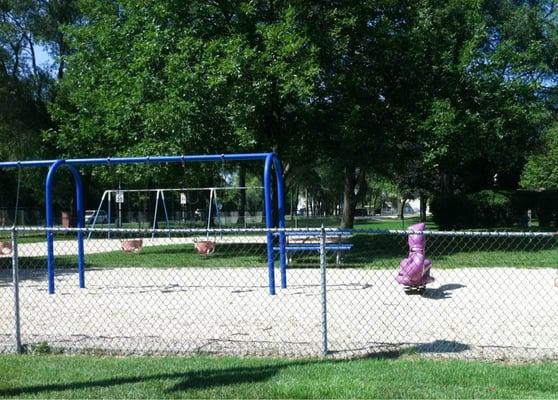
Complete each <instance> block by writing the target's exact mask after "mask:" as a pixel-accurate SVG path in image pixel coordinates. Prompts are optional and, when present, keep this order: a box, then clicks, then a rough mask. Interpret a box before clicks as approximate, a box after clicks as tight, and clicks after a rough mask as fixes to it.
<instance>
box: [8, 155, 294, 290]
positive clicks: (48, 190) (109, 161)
mask: <svg viewBox="0 0 558 400" xmlns="http://www.w3.org/2000/svg"><path fill="white" fill-rule="evenodd" d="M226 161H264V176H263V178H264V179H263V180H264V210H265V225H266V241H267V265H268V276H269V293H270V294H271V295H275V293H276V292H275V268H274V267H275V266H274V259H273V252H274V246H273V238H274V236H278V237H279V263H280V271H281V287H282V288H286V287H287V271H286V267H287V262H286V260H287V257H286V239H285V232H284V228H285V189H284V187H285V186H284V180H283V172H282V168H281V161H280V160H279V157H278V156H277V154H275V153H245V154H217V155H191V156H153V157H115V158H110V157H108V158H79V159H68V160H61V159H60V160H35V161H9V162H0V168H36V167H43V168H44V167H46V168H48V174H47V177H46V185H45V200H46V227H47V267H48V292H49V294H53V293H54V291H55V287H54V269H55V263H54V232H53V230H52V229H50V230H49V229H48V228H53V227H54V211H53V203H54V177H55V175H56V171H57V170H58V169H59V168H60V167H66V168H68V169H69V170H70V172H71V173H72V176H73V177H74V182H75V190H76V214H77V228H78V231H77V241H78V275H79V287H80V288H85V252H84V245H83V240H84V228H85V217H84V212H85V208H84V195H83V185H82V181H81V176H80V174H79V171H78V169H77V167H78V166H80V165H107V166H110V165H118V164H164V163H168V164H170V163H194V162H226ZM272 171H274V172H275V178H276V187H275V196H274V197H273V196H272V193H273V192H274V190H273V187H272V186H273V185H272V175H271V174H272ZM273 198H275V199H276V205H277V212H278V215H277V217H278V218H277V220H278V224H277V226H274V223H273V206H274V204H273ZM274 228H279V230H278V231H277V232H273V229H274Z"/></svg>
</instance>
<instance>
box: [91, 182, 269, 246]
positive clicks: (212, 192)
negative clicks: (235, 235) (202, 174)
mask: <svg viewBox="0 0 558 400" xmlns="http://www.w3.org/2000/svg"><path fill="white" fill-rule="evenodd" d="M249 189H264V187H263V186H223V187H218V186H212V187H185V188H160V189H109V190H105V191H104V192H103V195H102V196H101V201H100V202H99V205H98V206H97V208H96V209H95V213H94V214H93V221H92V222H91V223H90V228H91V229H93V228H95V225H96V224H97V220H98V219H99V214H100V212H101V210H102V209H103V204H104V203H105V201H106V202H107V210H106V212H107V220H108V221H107V226H108V230H107V238H108V239H110V238H111V226H112V222H111V221H112V218H113V215H112V202H113V198H115V199H116V195H117V194H118V193H123V194H126V193H128V194H129V193H155V211H154V214H153V222H152V229H153V232H152V235H151V239H154V238H155V229H156V227H157V221H158V218H159V203H161V205H162V207H161V208H162V209H163V214H164V216H165V227H166V229H170V222H169V213H168V210H167V205H166V199H165V193H167V192H178V193H189V192H202V191H206V192H209V204H210V205H209V210H208V212H207V230H208V231H209V229H210V225H211V224H210V221H211V218H212V216H213V215H212V211H211V210H212V207H213V206H214V207H215V209H216V212H217V215H216V217H217V218H218V219H219V220H220V218H221V216H220V211H219V209H218V207H217V204H218V198H219V197H218V195H217V192H219V191H227V190H249ZM115 202H116V203H117V204H120V203H118V202H117V201H115ZM118 218H119V219H120V215H119V217H118ZM86 222H87V221H86ZM219 227H220V228H222V224H221V222H219ZM92 233H93V231H90V232H89V235H88V236H87V239H90V238H91V234H92ZM208 235H209V233H208Z"/></svg>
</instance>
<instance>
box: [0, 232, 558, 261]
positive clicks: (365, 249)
mask: <svg viewBox="0 0 558 400" xmlns="http://www.w3.org/2000/svg"><path fill="white" fill-rule="evenodd" d="M343 241H344V242H351V243H353V245H354V246H353V249H352V250H351V251H349V252H347V253H346V254H345V258H344V263H343V264H342V265H341V266H340V267H341V268H348V267H354V268H364V269H384V268H388V269H389V268H397V266H398V265H399V262H400V260H401V259H402V258H404V257H406V256H407V252H408V249H407V244H406V241H407V238H406V236H405V235H396V236H394V235H381V234H380V235H370V234H358V235H355V236H353V237H352V238H347V239H343ZM266 254H267V253H266V246H265V244H261V243H260V244H257V243H244V244H218V246H217V250H216V251H215V253H214V254H212V255H210V256H208V257H205V256H200V255H198V254H197V253H196V252H195V250H194V248H193V245H192V244H174V245H164V246H163V245H162V246H145V247H144V248H143V249H142V251H141V252H139V253H134V254H130V253H124V252H122V251H110V252H105V253H92V254H88V255H87V256H86V266H87V268H116V267H119V268H122V267H123V268H127V267H143V268H169V267H173V268H182V267H208V268H229V267H265V266H266V265H267V255H266ZM427 256H428V257H429V258H430V259H431V260H432V262H433V265H434V268H436V269H453V268H465V267H469V268H485V267H518V268H556V267H557V266H558V237H539V238H524V237H485V238H470V237H428V238H427ZM318 260H319V255H318V253H317V252H298V253H293V257H292V262H291V263H290V267H291V268H302V267H315V268H317V267H318V265H319V261H318ZM328 260H329V261H328V262H329V265H330V267H334V266H335V254H334V253H330V254H329V257H328ZM75 263H76V257H75V256H58V257H56V264H57V266H58V267H72V268H73V267H75ZM19 264H20V268H22V269H33V268H42V267H44V266H45V265H46V257H25V254H24V253H22V252H21V251H20V263H19ZM10 266H11V260H10V259H9V258H2V259H0V268H10Z"/></svg>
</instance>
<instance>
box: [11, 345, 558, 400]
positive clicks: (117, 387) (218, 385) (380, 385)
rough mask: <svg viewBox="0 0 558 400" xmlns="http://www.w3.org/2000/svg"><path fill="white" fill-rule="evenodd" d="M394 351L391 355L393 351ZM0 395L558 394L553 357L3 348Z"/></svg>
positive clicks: (505, 396)
mask: <svg viewBox="0 0 558 400" xmlns="http://www.w3.org/2000/svg"><path fill="white" fill-rule="evenodd" d="M393 357H394V358H393ZM0 376H1V377H2V379H0V397H18V398H556V396H557V393H558V379H556V377H557V376H558V364H555V363H554V364H553V363H537V364H516V365H514V364H501V363H488V362H472V361H458V360H453V361H436V360H425V359H413V358H412V357H408V356H407V357H405V356H399V355H389V354H388V355H386V358H376V359H373V358H369V359H358V360H350V361H336V360H278V359H239V358H232V357H227V358H210V357H189V358H181V357H162V358H155V357H127V358H116V357H93V356H46V355H39V356H37V355H23V356H16V355H3V356H0Z"/></svg>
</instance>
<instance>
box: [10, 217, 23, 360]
mask: <svg viewBox="0 0 558 400" xmlns="http://www.w3.org/2000/svg"><path fill="white" fill-rule="evenodd" d="M12 283H13V289H14V338H15V351H16V352H17V353H21V349H22V347H21V324H20V319H19V258H18V253H17V230H16V228H15V226H14V227H13V228H12Z"/></svg>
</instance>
